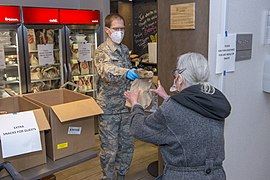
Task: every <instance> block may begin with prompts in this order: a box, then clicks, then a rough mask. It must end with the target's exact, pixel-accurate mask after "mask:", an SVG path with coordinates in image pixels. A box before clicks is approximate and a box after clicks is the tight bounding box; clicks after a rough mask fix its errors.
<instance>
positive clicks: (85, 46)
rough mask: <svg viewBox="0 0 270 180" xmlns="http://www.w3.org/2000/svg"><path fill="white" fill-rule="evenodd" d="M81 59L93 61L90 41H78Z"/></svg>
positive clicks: (82, 60)
mask: <svg viewBox="0 0 270 180" xmlns="http://www.w3.org/2000/svg"><path fill="white" fill-rule="evenodd" d="M78 53H79V61H80V62H84V61H91V60H92V58H91V44H90V43H78Z"/></svg>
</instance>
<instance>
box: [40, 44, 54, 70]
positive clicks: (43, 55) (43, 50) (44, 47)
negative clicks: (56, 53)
mask: <svg viewBox="0 0 270 180" xmlns="http://www.w3.org/2000/svg"><path fill="white" fill-rule="evenodd" d="M37 47H38V60H39V65H49V64H54V57H53V44H38V45H37Z"/></svg>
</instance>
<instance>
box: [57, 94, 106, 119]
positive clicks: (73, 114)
mask: <svg viewBox="0 0 270 180" xmlns="http://www.w3.org/2000/svg"><path fill="white" fill-rule="evenodd" d="M52 110H53V111H54V113H55V114H56V115H57V117H58V118H59V120H60V122H66V121H70V120H76V119H79V118H84V117H88V116H94V115H98V114H102V113H103V111H102V109H101V108H100V107H99V106H98V104H97V103H96V102H95V100H94V99H93V98H91V97H90V98H87V99H84V100H80V101H74V102H70V103H64V104H59V105H55V106H53V107H52Z"/></svg>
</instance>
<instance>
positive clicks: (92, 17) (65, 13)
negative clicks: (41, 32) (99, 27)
mask: <svg viewBox="0 0 270 180" xmlns="http://www.w3.org/2000/svg"><path fill="white" fill-rule="evenodd" d="M99 23H100V17H99V11H98V10H78V9H60V24H99Z"/></svg>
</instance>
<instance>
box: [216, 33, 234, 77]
mask: <svg viewBox="0 0 270 180" xmlns="http://www.w3.org/2000/svg"><path fill="white" fill-rule="evenodd" d="M235 54H236V34H228V35H227V36H226V37H224V35H221V34H218V36H217V58H216V74H219V73H223V72H224V71H226V72H233V71H235Z"/></svg>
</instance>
